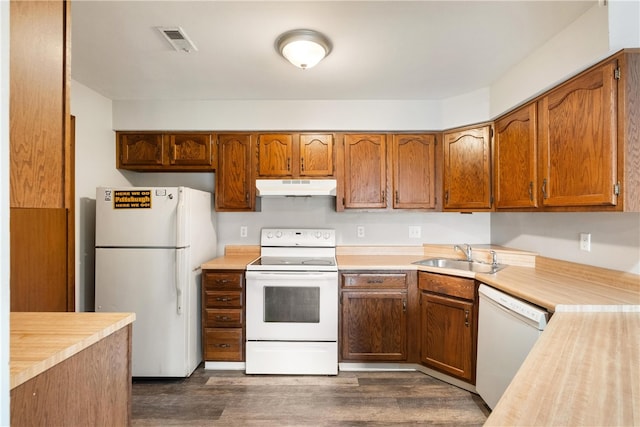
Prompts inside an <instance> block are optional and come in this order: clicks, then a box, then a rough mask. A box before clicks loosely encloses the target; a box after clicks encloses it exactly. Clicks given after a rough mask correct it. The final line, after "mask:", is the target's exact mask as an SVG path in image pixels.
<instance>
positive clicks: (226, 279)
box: [202, 271, 242, 289]
mask: <svg viewBox="0 0 640 427" xmlns="http://www.w3.org/2000/svg"><path fill="white" fill-rule="evenodd" d="M202 284H203V286H204V287H205V288H206V289H242V272H224V273H220V272H212V271H204V272H203V273H202Z"/></svg>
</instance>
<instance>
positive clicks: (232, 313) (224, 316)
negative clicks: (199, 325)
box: [204, 308, 243, 328]
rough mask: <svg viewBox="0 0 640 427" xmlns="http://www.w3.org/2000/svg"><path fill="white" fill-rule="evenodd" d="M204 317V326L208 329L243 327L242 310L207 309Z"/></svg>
mask: <svg viewBox="0 0 640 427" xmlns="http://www.w3.org/2000/svg"><path fill="white" fill-rule="evenodd" d="M204 316H205V317H204V323H205V324H204V326H205V327H207V328H241V327H242V321H243V318H242V309H237V308H235V309H228V310H225V309H219V308H207V309H206V310H205V315H204Z"/></svg>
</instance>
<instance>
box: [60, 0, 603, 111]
mask: <svg viewBox="0 0 640 427" xmlns="http://www.w3.org/2000/svg"><path fill="white" fill-rule="evenodd" d="M596 3H597V0H588V1H578V0H570V1H541V0H535V1H483V0H472V1H452V0H448V1H408V2H403V1H330V0H324V1H254V2H249V1H238V0H236V1H150V0H145V1H95V0H91V1H87V0H82V1H73V2H72V66H71V70H72V71H71V72H72V78H73V79H75V80H77V81H79V82H80V83H82V84H84V85H86V86H88V87H90V88H92V89H94V90H96V91H97V92H99V93H101V94H102V95H104V96H106V97H108V98H110V99H113V100H120V99H185V100H205V99H206V100H275V99H280V100H288V99H313V100H321V99H335V100H338V99H351V100H356V99H377V100H382V99H423V100H430V99H433V100H435V99H442V98H448V97H452V96H456V95H460V94H464V93H468V92H471V91H474V90H476V89H480V88H483V87H487V86H490V85H491V84H492V83H493V82H494V81H496V80H497V79H499V78H500V77H501V76H502V75H503V74H504V73H505V72H506V71H507V70H508V69H509V68H511V67H512V66H513V65H515V64H517V63H518V62H519V61H521V60H522V59H523V58H525V57H526V56H527V55H529V54H530V53H531V52H532V51H534V50H535V49H536V48H538V47H539V46H541V45H542V44H544V43H545V42H546V41H547V40H549V39H550V38H551V37H553V36H554V35H555V34H557V33H558V32H560V31H561V30H562V29H563V28H565V27H566V26H567V25H569V24H570V23H571V22H573V21H574V20H575V19H577V18H578V17H579V16H580V15H581V14H583V13H584V12H585V11H586V10H587V9H589V8H590V7H592V6H594V5H595V4H596ZM158 26H181V27H182V28H183V29H184V30H185V32H186V33H187V34H188V36H189V37H190V38H191V40H193V42H194V43H195V45H196V46H197V48H198V51H197V52H193V53H183V52H177V51H174V50H173V49H172V48H171V47H170V45H169V44H168V42H167V41H166V40H165V39H164V38H163V37H162V35H161V34H160V33H159V32H158V31H157V30H156V29H155V27H158ZM295 28H309V29H314V30H318V31H321V32H322V33H324V34H325V35H326V36H327V37H329V39H330V40H331V41H332V43H333V51H332V52H331V54H330V55H329V56H328V57H327V58H326V59H325V60H324V61H322V62H321V63H320V64H319V65H317V66H316V67H315V68H313V69H309V70H305V71H303V70H300V69H297V68H295V67H294V66H292V65H291V64H289V63H288V62H286V61H285V60H284V59H283V58H282V57H280V56H279V55H278V54H277V53H276V51H275V48H274V41H275V39H276V38H277V37H278V35H280V34H281V33H283V32H285V31H288V30H291V29H295Z"/></svg>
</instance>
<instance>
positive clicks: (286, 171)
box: [258, 134, 293, 177]
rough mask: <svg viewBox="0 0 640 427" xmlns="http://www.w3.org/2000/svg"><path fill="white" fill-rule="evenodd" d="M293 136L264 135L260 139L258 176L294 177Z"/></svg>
mask: <svg viewBox="0 0 640 427" xmlns="http://www.w3.org/2000/svg"><path fill="white" fill-rule="evenodd" d="M292 157H293V136H292V135H291V134H263V135H260V136H259V137H258V176H260V177H288V176H292V164H291V159H292Z"/></svg>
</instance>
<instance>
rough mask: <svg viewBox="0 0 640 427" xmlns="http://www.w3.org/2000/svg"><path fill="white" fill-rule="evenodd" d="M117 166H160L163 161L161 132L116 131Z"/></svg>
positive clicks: (123, 167)
mask: <svg viewBox="0 0 640 427" xmlns="http://www.w3.org/2000/svg"><path fill="white" fill-rule="evenodd" d="M116 139H117V142H118V145H117V149H118V153H117V159H118V166H117V167H118V168H119V169H125V168H131V167H140V166H155V167H161V166H162V165H163V164H164V163H165V159H164V154H165V149H164V138H163V135H162V133H121V132H117V133H116Z"/></svg>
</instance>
